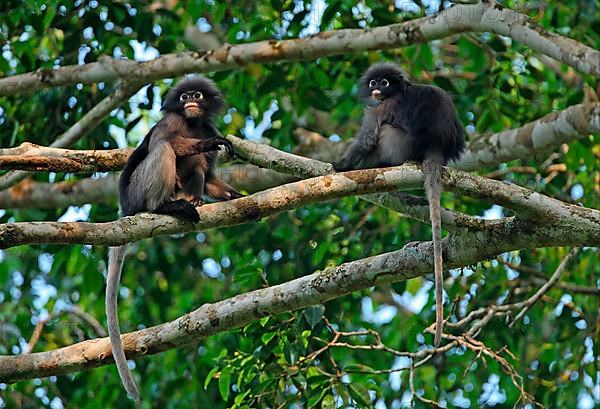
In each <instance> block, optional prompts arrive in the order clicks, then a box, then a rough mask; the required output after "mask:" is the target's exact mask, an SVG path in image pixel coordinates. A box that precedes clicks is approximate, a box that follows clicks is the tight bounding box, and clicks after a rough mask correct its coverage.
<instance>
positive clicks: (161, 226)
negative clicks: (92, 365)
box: [0, 167, 423, 248]
mask: <svg viewBox="0 0 600 409" xmlns="http://www.w3.org/2000/svg"><path fill="white" fill-rule="evenodd" d="M422 176H423V175H422V173H421V172H420V171H418V170H417V169H416V168H415V167H412V168H410V167H397V168H387V169H369V170H362V171H353V172H346V173H343V174H336V175H330V176H322V177H317V178H312V179H306V180H302V181H299V182H295V183H290V184H287V185H283V186H280V187H277V188H273V189H269V190H266V191H263V192H259V193H256V194H254V195H251V196H247V197H243V198H241V199H237V200H232V201H228V202H220V203H214V204H208V205H204V206H201V207H199V208H197V209H198V213H199V214H200V222H198V223H196V224H195V225H194V224H191V223H185V222H181V221H177V220H176V219H174V218H172V217H169V216H161V215H156V214H141V215H137V216H131V217H124V218H122V219H119V220H117V221H114V222H109V223H80V222H23V223H9V224H2V225H0V248H6V247H12V246H16V245H20V244H25V243H78V242H85V243H88V244H110V245H119V244H124V243H127V242H131V241H135V240H140V239H142V238H147V237H155V236H159V235H165V234H173V233H183V232H189V231H196V230H204V229H209V228H213V227H224V226H231V225H235V224H240V223H245V222H250V221H255V220H258V219H260V218H262V217H266V216H271V215H274V214H277V213H280V212H283V211H286V210H290V209H294V208H297V207H299V206H302V205H306V204H309V203H314V202H318V201H323V200H329V199H336V198H340V197H343V196H348V195H352V194H364V193H375V192H385V191H392V190H398V189H399V188H408V189H410V188H416V187H418V186H420V185H421V184H422ZM82 240H83V241H82Z"/></svg>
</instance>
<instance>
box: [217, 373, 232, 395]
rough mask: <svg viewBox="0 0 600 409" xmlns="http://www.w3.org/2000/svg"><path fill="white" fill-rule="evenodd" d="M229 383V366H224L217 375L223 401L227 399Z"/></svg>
mask: <svg viewBox="0 0 600 409" xmlns="http://www.w3.org/2000/svg"><path fill="white" fill-rule="evenodd" d="M230 385H231V367H230V366H226V367H225V368H223V370H222V371H221V374H220V375H219V393H220V394H221V397H222V398H223V400H224V401H225V402H227V400H228V399H229V390H230V388H229V387H230Z"/></svg>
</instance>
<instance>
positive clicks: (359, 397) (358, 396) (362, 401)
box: [348, 382, 373, 407]
mask: <svg viewBox="0 0 600 409" xmlns="http://www.w3.org/2000/svg"><path fill="white" fill-rule="evenodd" d="M348 389H349V390H350V396H352V399H354V400H355V401H356V402H357V403H358V404H359V405H360V407H365V406H366V407H372V406H373V404H372V403H371V397H370V396H369V390H368V389H367V388H366V387H365V385H363V384H361V383H356V382H352V383H350V384H349V385H348Z"/></svg>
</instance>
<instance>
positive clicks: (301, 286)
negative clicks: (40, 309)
mask: <svg viewBox="0 0 600 409" xmlns="http://www.w3.org/2000/svg"><path fill="white" fill-rule="evenodd" d="M561 230H562V229H561V228H560V226H553V225H552V224H550V225H548V226H541V227H538V226H537V225H534V224H531V223H530V222H524V221H519V220H511V219H507V220H504V221H500V222H497V223H496V226H494V228H491V229H489V230H487V231H482V232H477V233H469V232H465V233H463V234H460V235H454V236H450V237H447V238H445V239H444V240H443V242H444V264H445V268H455V267H460V266H465V265H471V264H475V263H478V262H480V261H483V260H486V259H490V258H494V257H496V256H497V255H499V254H502V253H505V252H507V251H513V250H517V249H526V248H535V247H543V246H555V245H561V243H563V242H565V241H567V240H565V239H564V237H563V236H561V235H560V231H561ZM557 233H558V234H559V236H558V237H557V236H556V234H557ZM555 239H556V241H555ZM432 260H433V247H432V245H431V242H423V243H409V244H407V245H406V246H404V248H402V249H401V250H399V251H395V252H391V253H385V254H380V255H377V256H373V257H368V258H365V259H361V260H356V261H353V262H349V263H344V264H342V265H340V266H337V267H333V268H327V269H325V270H323V271H321V272H319V273H313V274H310V275H308V276H304V277H301V278H298V279H295V280H292V281H290V282H287V283H284V284H280V285H276V286H272V287H268V288H263V289H260V290H255V291H250V292H247V293H245V294H240V295H237V296H235V297H232V298H229V299H226V300H223V301H219V302H215V303H212V304H203V305H202V306H201V307H200V308H198V309H196V310H194V311H192V312H190V313H188V314H185V315H184V316H182V317H180V318H178V319H176V320H174V321H171V322H167V323H164V324H160V325H157V326H154V327H150V328H147V329H143V330H140V331H135V332H131V333H127V334H123V344H124V347H125V352H126V355H127V357H128V358H129V359H133V358H138V357H142V356H145V355H151V354H156V353H159V352H162V351H166V350H169V349H173V348H177V347H179V346H181V345H185V344H190V343H194V342H198V341H200V340H202V339H204V338H206V337H208V336H211V335H215V334H218V333H220V332H224V331H228V330H231V329H234V328H239V327H242V326H244V325H247V324H249V323H250V322H252V321H255V320H258V319H260V318H262V317H264V316H267V315H274V314H278V313H281V312H284V311H292V310H296V309H300V308H304V307H307V306H310V305H315V304H319V303H324V302H326V301H328V300H331V299H333V298H336V297H340V296H343V295H346V294H348V293H351V292H353V291H358V290H362V289H365V288H369V287H373V286H376V285H385V284H390V283H393V282H397V281H402V280H408V279H410V278H414V277H418V276H422V275H425V274H427V273H429V272H430V271H431V269H432V263H431V261H432ZM112 362H113V360H112V354H111V347H110V342H109V340H108V338H102V339H94V340H89V341H84V342H80V343H78V344H74V345H70V346H68V347H64V348H60V349H57V350H53V351H48V352H38V353H33V354H28V355H17V356H0V382H4V383H12V382H15V381H18V380H22V379H30V378H39V377H45V376H51V375H63V374H67V373H73V372H77V371H81V370H84V369H90V368H95V367H98V366H102V365H108V364H111V363H112Z"/></svg>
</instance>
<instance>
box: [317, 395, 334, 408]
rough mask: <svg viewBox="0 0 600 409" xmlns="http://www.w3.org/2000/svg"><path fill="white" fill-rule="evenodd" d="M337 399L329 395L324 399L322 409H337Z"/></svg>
mask: <svg viewBox="0 0 600 409" xmlns="http://www.w3.org/2000/svg"><path fill="white" fill-rule="evenodd" d="M336 407H337V405H336V404H335V398H334V397H333V395H327V396H325V397H324V398H323V402H322V403H321V409H336Z"/></svg>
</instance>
